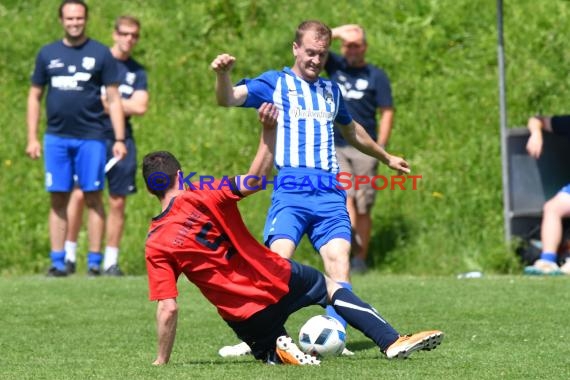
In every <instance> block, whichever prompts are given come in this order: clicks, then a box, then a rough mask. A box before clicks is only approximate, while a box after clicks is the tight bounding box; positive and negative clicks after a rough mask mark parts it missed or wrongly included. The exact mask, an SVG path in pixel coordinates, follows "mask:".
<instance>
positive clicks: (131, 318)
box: [0, 273, 570, 379]
mask: <svg viewBox="0 0 570 380" xmlns="http://www.w3.org/2000/svg"><path fill="white" fill-rule="evenodd" d="M354 283H355V289H356V291H357V293H358V294H360V296H361V297H362V298H363V299H365V300H366V301H368V302H370V303H371V304H372V305H374V306H375V307H376V308H377V309H378V310H379V311H380V313H381V314H382V315H383V316H384V317H385V318H386V319H388V321H390V322H391V323H392V324H393V325H394V326H395V327H396V328H397V329H398V330H399V331H400V332H402V333H405V332H412V331H415V330H420V329H430V328H439V329H442V330H443V331H444V332H445V333H446V337H445V340H444V342H443V344H442V345H441V346H440V347H438V349H437V350H435V351H432V352H420V353H417V354H414V355H413V356H412V357H411V358H410V359H409V360H406V361H388V360H386V359H385V358H383V357H382V356H381V355H380V354H379V352H378V350H377V349H376V348H375V346H374V345H373V344H372V343H371V342H370V341H368V340H367V338H365V337H364V336H363V335H361V334H360V333H359V332H357V331H356V330H354V329H349V331H348V334H349V343H348V347H349V348H350V349H352V350H354V351H355V352H356V355H355V356H354V357H347V358H345V357H341V358H332V359H328V360H325V361H323V363H322V366H321V367H320V368H295V367H269V366H264V365H262V364H261V363H258V362H256V361H255V360H253V359H252V358H251V357H242V358H239V359H222V358H220V357H218V356H217V350H218V349H219V347H221V346H222V345H226V344H231V343H234V342H237V340H236V338H235V336H234V335H233V333H232V331H231V330H230V329H229V328H228V327H227V326H226V325H225V324H224V322H223V321H222V320H221V319H220V318H219V317H218V316H217V314H216V312H215V310H214V309H213V307H211V306H210V305H209V304H208V303H207V302H206V301H205V299H204V298H203V297H202V296H201V295H200V294H199V292H198V291H197V290H196V288H195V287H194V286H193V285H190V284H188V283H187V281H186V280H181V281H180V282H179V288H180V293H181V294H180V297H179V304H180V317H179V323H178V335H177V338H176V342H175V346H174V351H173V355H172V361H171V363H170V364H169V365H168V366H167V367H163V368H154V367H152V366H151V364H150V363H151V362H152V360H153V359H154V354H155V348H156V341H155V320H154V317H155V304H154V303H151V302H149V301H148V300H147V298H146V297H147V289H146V286H147V285H146V279H145V278H144V277H126V278H124V279H114V278H98V279H89V278H87V277H85V276H83V275H75V276H73V277H71V278H68V279H48V278H44V277H42V276H22V277H11V278H2V279H0V294H2V302H1V303H0V315H1V316H2V318H1V321H2V329H1V330H0V331H1V332H0V352H2V355H0V377H1V378H2V379H56V378H57V379H127V378H128V379H155V378H165V379H166V378H168V379H183V378H203V379H234V378H240V379H267V378H272V379H290V378H294V377H302V378H309V377H310V378H314V379H333V378H335V379H338V378H343V379H371V378H387V379H388V378H389V379H393V378H396V379H420V378H422V379H497V378H501V379H523V378H528V379H533V378H540V379H561V378H565V375H564V374H565V373H566V374H567V371H568V368H567V365H568V357H570V347H569V346H568V344H567V341H568V331H567V328H566V326H567V325H568V316H567V307H566V305H568V303H569V302H570V291H569V290H570V280H569V279H568V278H525V277H517V276H490V277H484V278H483V279H470V280H457V279H455V278H454V277H429V278H427V277H426V278H424V277H412V276H391V275H388V276H379V275H378V274H377V273H373V274H370V275H366V276H359V277H356V278H355V279H354ZM321 310H322V309H320V308H318V307H311V308H308V309H304V310H302V311H300V312H298V313H296V314H294V315H293V316H292V317H291V318H290V320H289V321H288V324H287V327H288V330H289V331H290V333H291V334H292V335H293V336H295V334H296V333H297V332H298V329H299V327H300V326H301V324H302V323H303V322H304V321H305V320H306V319H308V318H309V317H310V316H312V315H316V314H320V313H321Z"/></svg>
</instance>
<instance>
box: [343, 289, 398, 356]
mask: <svg viewBox="0 0 570 380" xmlns="http://www.w3.org/2000/svg"><path fill="white" fill-rule="evenodd" d="M332 304H333V306H334V308H335V310H336V311H337V312H338V313H339V314H340V315H342V317H343V318H344V319H346V320H347V321H348V323H349V324H350V325H351V326H352V327H354V328H356V329H358V330H360V331H361V332H362V333H363V334H364V335H366V336H367V337H369V338H370V339H372V340H373V341H374V342H375V343H376V344H377V345H378V347H380V349H381V350H382V352H384V351H386V349H387V348H388V347H390V345H391V344H392V343H394V342H395V341H396V340H397V339H398V338H399V337H400V334H398V332H397V331H396V330H395V329H394V328H393V327H392V326H391V325H390V324H389V323H388V322H386V321H385V320H384V318H382V316H381V315H380V314H378V312H377V311H376V309H374V308H373V307H372V306H370V305H368V304H367V303H365V302H363V301H362V300H361V299H360V298H358V297H357V296H356V295H355V294H354V293H352V292H351V291H350V290H348V289H339V290H337V291H336V292H335V293H334V294H333V296H332Z"/></svg>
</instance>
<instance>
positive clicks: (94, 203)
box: [84, 191, 103, 208]
mask: <svg viewBox="0 0 570 380" xmlns="http://www.w3.org/2000/svg"><path fill="white" fill-rule="evenodd" d="M84 197H85V205H86V206H87V208H99V207H103V199H102V197H101V192H100V191H94V192H89V193H84Z"/></svg>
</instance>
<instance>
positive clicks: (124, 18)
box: [115, 15, 141, 30]
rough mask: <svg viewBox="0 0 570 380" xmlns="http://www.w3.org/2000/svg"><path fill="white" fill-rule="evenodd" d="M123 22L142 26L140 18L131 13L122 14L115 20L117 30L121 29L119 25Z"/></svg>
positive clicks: (138, 26)
mask: <svg viewBox="0 0 570 380" xmlns="http://www.w3.org/2000/svg"><path fill="white" fill-rule="evenodd" d="M122 24H130V25H136V26H137V28H139V29H140V28H141V22H140V20H139V19H138V18H136V17H134V16H130V15H122V16H119V17H117V19H116V20H115V30H119V27H120V26H121V25H122Z"/></svg>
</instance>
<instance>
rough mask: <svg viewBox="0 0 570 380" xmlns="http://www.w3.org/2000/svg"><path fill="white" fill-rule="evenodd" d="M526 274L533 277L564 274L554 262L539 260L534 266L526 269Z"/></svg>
mask: <svg viewBox="0 0 570 380" xmlns="http://www.w3.org/2000/svg"><path fill="white" fill-rule="evenodd" d="M569 269H570V268H569ZM524 274H528V275H531V276H557V275H560V274H562V272H561V271H560V268H559V267H558V264H556V263H553V262H552V261H548V260H542V259H538V260H536V261H535V262H534V264H532V265H529V266H527V267H525V268H524Z"/></svg>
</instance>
